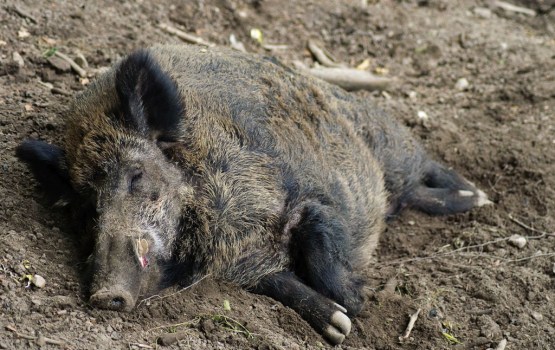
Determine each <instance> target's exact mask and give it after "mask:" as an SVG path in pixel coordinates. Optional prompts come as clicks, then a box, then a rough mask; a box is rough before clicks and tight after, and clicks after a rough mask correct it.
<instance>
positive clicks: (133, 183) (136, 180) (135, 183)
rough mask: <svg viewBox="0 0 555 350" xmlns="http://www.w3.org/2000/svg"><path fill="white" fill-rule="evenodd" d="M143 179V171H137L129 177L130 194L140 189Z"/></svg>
mask: <svg viewBox="0 0 555 350" xmlns="http://www.w3.org/2000/svg"><path fill="white" fill-rule="evenodd" d="M142 177H143V171H142V170H139V169H137V170H134V171H133V173H132V174H131V176H130V177H129V184H128V187H129V193H133V192H136V191H137V190H138V189H139V186H140V181H141V179H142Z"/></svg>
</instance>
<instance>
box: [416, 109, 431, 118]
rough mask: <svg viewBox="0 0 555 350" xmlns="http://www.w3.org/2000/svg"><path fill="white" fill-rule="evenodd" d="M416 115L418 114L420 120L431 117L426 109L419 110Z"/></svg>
mask: <svg viewBox="0 0 555 350" xmlns="http://www.w3.org/2000/svg"><path fill="white" fill-rule="evenodd" d="M416 115H417V116H418V119H420V120H428V119H430V117H428V114H427V113H426V112H424V111H418V113H417V114H416Z"/></svg>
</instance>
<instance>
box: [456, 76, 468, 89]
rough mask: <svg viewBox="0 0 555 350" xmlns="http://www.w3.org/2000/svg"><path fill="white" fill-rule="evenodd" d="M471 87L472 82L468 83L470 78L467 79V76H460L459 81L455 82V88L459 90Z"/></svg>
mask: <svg viewBox="0 0 555 350" xmlns="http://www.w3.org/2000/svg"><path fill="white" fill-rule="evenodd" d="M469 87H470V84H469V83H468V80H466V78H460V79H459V80H457V83H456V84H455V89H457V90H459V91H465V90H468V88H469Z"/></svg>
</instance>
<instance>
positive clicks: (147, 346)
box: [127, 343, 154, 349]
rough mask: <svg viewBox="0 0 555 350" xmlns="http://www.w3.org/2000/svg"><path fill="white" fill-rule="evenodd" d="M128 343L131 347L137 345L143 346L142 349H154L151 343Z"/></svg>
mask: <svg viewBox="0 0 555 350" xmlns="http://www.w3.org/2000/svg"><path fill="white" fill-rule="evenodd" d="M127 345H129V347H131V346H136V347H138V348H141V349H154V348H153V347H152V346H150V345H147V344H141V343H129V344H127Z"/></svg>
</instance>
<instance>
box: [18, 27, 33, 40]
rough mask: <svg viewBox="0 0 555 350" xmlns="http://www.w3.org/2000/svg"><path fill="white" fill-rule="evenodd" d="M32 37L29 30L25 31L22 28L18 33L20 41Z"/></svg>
mask: <svg viewBox="0 0 555 350" xmlns="http://www.w3.org/2000/svg"><path fill="white" fill-rule="evenodd" d="M30 36H31V33H29V31H27V29H25V28H21V30H19V31H18V32H17V37H18V38H19V39H25V38H28V37H30Z"/></svg>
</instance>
